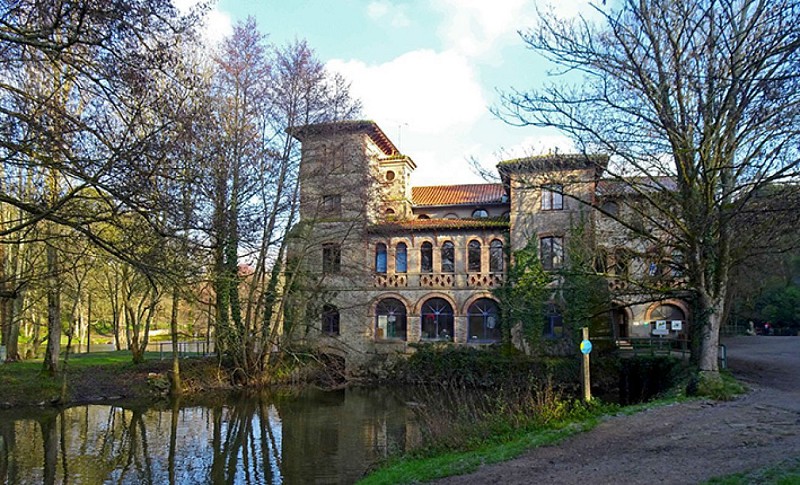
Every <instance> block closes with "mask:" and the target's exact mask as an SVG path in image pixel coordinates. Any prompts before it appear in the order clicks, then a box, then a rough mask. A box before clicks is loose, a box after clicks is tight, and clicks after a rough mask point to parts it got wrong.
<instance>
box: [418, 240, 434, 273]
mask: <svg viewBox="0 0 800 485" xmlns="http://www.w3.org/2000/svg"><path fill="white" fill-rule="evenodd" d="M419 256H420V259H419V261H420V265H419V271H420V272H421V273H433V245H432V244H431V243H429V242H424V243H422V246H421V247H420V248H419Z"/></svg>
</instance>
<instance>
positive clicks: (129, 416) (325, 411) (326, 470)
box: [0, 390, 415, 484]
mask: <svg viewBox="0 0 800 485" xmlns="http://www.w3.org/2000/svg"><path fill="white" fill-rule="evenodd" d="M402 404H403V397H402V394H400V395H399V396H398V395H395V394H394V393H387V392H385V390H384V392H381V391H363V390H348V391H342V392H339V393H315V392H311V393H301V394H299V395H292V396H283V397H280V398H279V397H276V396H270V395H264V396H248V397H243V398H241V399H228V400H226V401H225V402H224V403H221V402H219V403H216V404H214V405H212V406H208V407H187V408H181V406H180V404H179V403H171V404H170V405H168V406H167V407H165V408H164V409H153V408H138V407H130V408H123V407H119V406H99V405H92V406H80V407H74V408H69V409H66V410H63V411H60V412H58V411H56V410H51V409H47V410H41V411H38V412H37V415H36V416H35V417H33V418H32V419H19V418H14V419H9V418H6V417H5V416H3V415H0V483H76V484H77V483H104V482H106V483H158V484H161V483H170V484H180V483H234V482H235V483H264V484H271V483H279V482H289V483H294V482H305V481H314V480H315V479H318V481H325V482H329V481H333V482H343V481H344V482H347V481H354V480H355V479H357V478H358V477H360V476H361V474H362V473H363V472H364V471H365V470H366V469H367V468H368V467H369V466H370V465H371V464H372V463H374V462H375V461H377V460H378V459H380V458H381V457H383V456H385V455H386V454H387V453H390V452H393V451H398V450H402V449H404V448H405V447H406V446H407V443H408V442H409V441H411V439H412V438H413V436H414V435H415V433H414V432H413V425H410V424H409V423H408V422H407V420H408V416H409V414H410V412H409V411H408V410H407V409H405V408H404V407H403V406H402ZM309 473H313V474H314V475H311V476H310V475H309Z"/></svg>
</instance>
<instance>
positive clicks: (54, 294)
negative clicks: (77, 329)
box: [44, 244, 61, 375]
mask: <svg viewBox="0 0 800 485" xmlns="http://www.w3.org/2000/svg"><path fill="white" fill-rule="evenodd" d="M46 254H47V274H48V276H49V277H48V279H47V349H46V350H45V355H44V371H45V372H47V373H48V374H50V375H54V374H55V373H57V372H58V357H59V352H60V350H61V284H60V283H61V277H60V275H59V261H58V252H57V250H56V248H55V247H53V246H52V245H50V244H48V245H47V249H46Z"/></svg>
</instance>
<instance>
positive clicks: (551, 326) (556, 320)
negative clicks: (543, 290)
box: [542, 313, 564, 338]
mask: <svg viewBox="0 0 800 485" xmlns="http://www.w3.org/2000/svg"><path fill="white" fill-rule="evenodd" d="M542 336H544V337H547V338H561V337H563V336H564V317H562V316H561V315H559V314H557V313H555V314H553V313H551V314H548V315H545V317H544V329H543V330H542Z"/></svg>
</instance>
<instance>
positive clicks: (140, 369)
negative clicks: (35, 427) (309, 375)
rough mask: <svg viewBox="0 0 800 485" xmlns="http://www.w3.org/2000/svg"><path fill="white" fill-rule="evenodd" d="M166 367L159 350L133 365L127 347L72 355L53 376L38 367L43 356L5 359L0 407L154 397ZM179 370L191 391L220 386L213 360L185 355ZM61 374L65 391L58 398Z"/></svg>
mask: <svg viewBox="0 0 800 485" xmlns="http://www.w3.org/2000/svg"><path fill="white" fill-rule="evenodd" d="M62 368H63V362H62ZM170 368H171V362H170V360H168V359H165V360H159V354H158V353H157V352H153V353H146V354H145V362H144V363H143V364H139V365H134V364H133V362H132V361H131V354H130V352H126V351H118V352H96V353H89V354H73V355H70V357H69V361H68V364H67V367H66V371H65V372H63V373H59V374H58V375H56V376H54V377H51V376H49V375H47V374H45V373H43V372H42V360H41V359H35V360H26V361H21V362H14V363H9V364H3V365H0V389H1V390H2V393H1V394H0V406H2V407H16V406H41V405H51V404H58V405H66V404H71V403H79V402H97V401H104V400H116V399H123V398H124V399H153V398H157V397H158V396H159V395H160V394H161V393H162V391H163V382H164V380H165V377H164V376H166V373H167V371H168V370H169V369H170ZM181 370H182V373H183V377H184V380H185V387H187V389H188V390H189V391H192V390H197V389H206V388H213V387H220V386H222V385H223V384H222V380H221V379H220V376H219V373H218V372H217V366H216V361H215V360H214V359H211V360H207V359H185V360H182V361H181ZM64 379H66V386H67V394H66V399H64V400H61V399H60V397H61V391H62V385H63V384H64Z"/></svg>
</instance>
